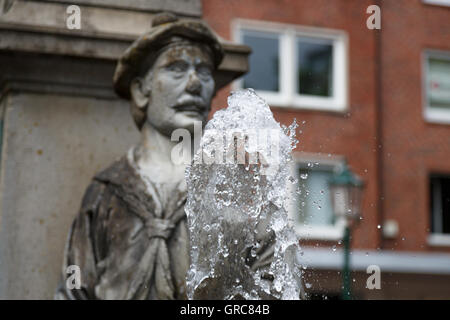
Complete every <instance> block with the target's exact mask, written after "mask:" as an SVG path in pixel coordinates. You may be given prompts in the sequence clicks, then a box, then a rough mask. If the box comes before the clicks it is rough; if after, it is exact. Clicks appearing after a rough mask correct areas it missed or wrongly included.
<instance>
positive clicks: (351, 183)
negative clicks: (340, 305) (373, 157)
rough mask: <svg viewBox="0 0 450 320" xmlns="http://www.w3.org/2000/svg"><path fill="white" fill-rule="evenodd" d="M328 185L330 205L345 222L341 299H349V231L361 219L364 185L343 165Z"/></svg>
mask: <svg viewBox="0 0 450 320" xmlns="http://www.w3.org/2000/svg"><path fill="white" fill-rule="evenodd" d="M329 184H330V194H331V203H332V205H333V210H334V214H335V215H336V217H337V218H338V219H339V218H343V220H344V221H345V229H344V238H343V243H344V265H343V270H342V282H343V290H342V298H343V299H344V300H350V299H351V282H350V240H351V229H352V227H353V225H354V224H355V222H358V221H359V220H360V217H361V199H362V191H363V187H364V183H363V181H362V179H361V178H360V177H358V176H357V175H356V174H354V173H353V172H352V171H351V170H350V168H349V167H348V165H347V164H344V165H343V166H342V167H341V168H340V170H339V171H338V172H336V174H335V175H334V176H333V178H332V179H331V181H330V182H329Z"/></svg>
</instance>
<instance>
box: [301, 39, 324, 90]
mask: <svg viewBox="0 0 450 320" xmlns="http://www.w3.org/2000/svg"><path fill="white" fill-rule="evenodd" d="M297 58H298V88H297V90H298V93H300V94H308V95H314V96H323V97H330V96H332V95H333V84H332V81H333V45H332V44H331V43H330V42H329V41H323V40H319V39H317V40H316V39H308V38H299V39H298V40H297Z"/></svg>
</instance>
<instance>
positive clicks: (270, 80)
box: [243, 31, 279, 91]
mask: <svg viewBox="0 0 450 320" xmlns="http://www.w3.org/2000/svg"><path fill="white" fill-rule="evenodd" d="M243 42H244V43H245V44H246V45H248V46H249V47H251V48H252V53H251V54H250V59H249V60H250V61H249V62H250V71H249V72H248V73H247V75H245V77H244V88H253V89H255V90H265V91H278V90H279V84H278V79H279V57H278V45H279V40H278V36H277V35H275V34H270V33H263V32H255V31H244V32H243Z"/></svg>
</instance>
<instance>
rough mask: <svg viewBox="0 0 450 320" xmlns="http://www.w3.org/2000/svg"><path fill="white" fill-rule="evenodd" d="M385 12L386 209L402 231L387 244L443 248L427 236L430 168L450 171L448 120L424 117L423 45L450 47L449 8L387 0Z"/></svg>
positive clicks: (403, 246)
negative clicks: (436, 121) (443, 122)
mask: <svg viewBox="0 0 450 320" xmlns="http://www.w3.org/2000/svg"><path fill="white" fill-rule="evenodd" d="M382 17H383V18H382V22H383V25H382V44H381V46H382V52H383V55H382V79H383V81H382V105H383V112H382V114H383V127H384V130H383V145H384V152H383V162H384V170H383V185H384V190H385V203H384V205H385V210H384V215H385V218H390V219H395V220H398V221H399V226H400V234H401V236H400V239H397V240H395V241H386V246H387V247H392V248H398V249H402V250H420V251H422V250H427V249H430V250H435V249H437V250H443V248H442V247H441V248H432V247H429V246H428V245H427V242H426V238H427V235H428V230H429V228H430V212H429V185H428V184H429V181H428V179H429V174H430V172H440V173H447V174H450V125H440V124H432V123H429V122H427V121H426V120H425V119H424V117H423V103H422V99H423V93H422V76H423V75H422V56H421V55H422V53H423V51H424V49H440V50H447V51H450V8H448V7H442V6H432V5H426V4H423V3H422V1H419V0H414V1H411V0H400V1H383V7H382ZM402 237H404V238H405V240H402ZM448 249H449V248H447V250H448Z"/></svg>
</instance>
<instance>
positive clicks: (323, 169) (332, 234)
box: [290, 153, 344, 240]
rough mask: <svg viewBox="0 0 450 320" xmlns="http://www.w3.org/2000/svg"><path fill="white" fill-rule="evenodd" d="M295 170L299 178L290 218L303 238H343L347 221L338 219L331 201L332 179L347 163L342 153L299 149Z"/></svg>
mask: <svg viewBox="0 0 450 320" xmlns="http://www.w3.org/2000/svg"><path fill="white" fill-rule="evenodd" d="M295 158H296V159H297V160H296V163H295V165H294V167H293V169H292V170H293V174H295V175H296V178H297V180H298V189H297V192H296V193H295V192H293V194H295V197H296V199H294V201H293V205H292V207H291V209H290V219H291V220H292V222H293V225H294V229H295V230H296V232H297V234H298V235H299V236H300V237H301V238H307V239H308V238H309V239H323V240H338V239H341V238H342V235H343V227H344V221H342V220H337V219H336V217H335V215H334V212H333V207H332V204H331V195H330V189H329V181H330V179H331V178H332V176H333V175H334V172H335V170H336V169H337V168H338V167H339V166H342V165H343V164H344V161H343V158H342V157H337V156H333V157H326V158H323V157H320V156H317V155H314V154H312V155H311V154H307V153H296V156H295Z"/></svg>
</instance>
